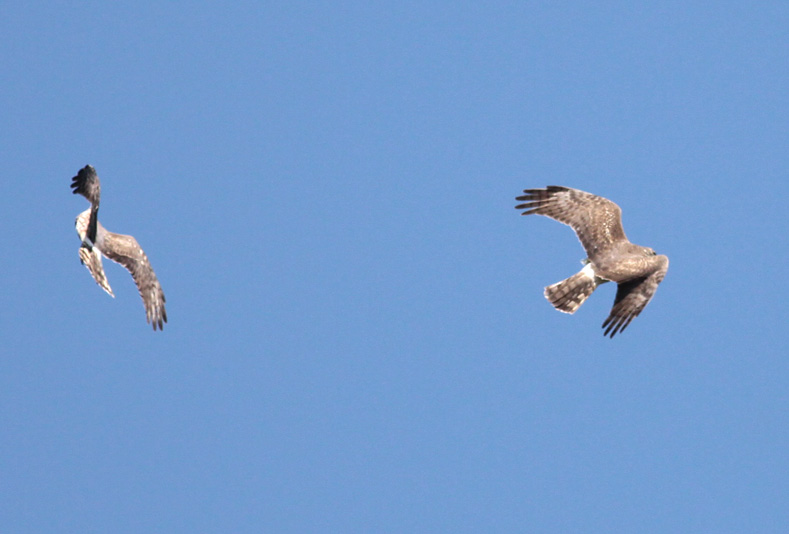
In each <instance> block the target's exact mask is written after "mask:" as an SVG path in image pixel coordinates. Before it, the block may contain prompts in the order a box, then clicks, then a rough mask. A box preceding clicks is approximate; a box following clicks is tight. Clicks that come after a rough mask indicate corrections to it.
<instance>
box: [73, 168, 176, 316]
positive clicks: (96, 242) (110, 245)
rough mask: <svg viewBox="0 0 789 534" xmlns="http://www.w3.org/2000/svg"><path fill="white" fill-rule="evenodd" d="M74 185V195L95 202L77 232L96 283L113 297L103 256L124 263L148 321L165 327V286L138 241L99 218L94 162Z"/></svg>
mask: <svg viewBox="0 0 789 534" xmlns="http://www.w3.org/2000/svg"><path fill="white" fill-rule="evenodd" d="M71 187H72V188H73V189H74V191H73V192H74V194H80V195H82V196H84V197H85V198H87V199H88V200H89V201H90V203H91V207H90V208H88V209H87V210H85V211H83V212H82V213H80V214H79V215H78V216H77V219H76V221H75V226H76V229H77V235H79V237H80V239H81V240H82V244H81V245H80V249H79V257H80V261H81V262H82V263H83V265H85V267H87V268H88V271H90V274H91V275H92V276H93V279H94V280H96V283H97V284H98V285H99V286H100V287H101V288H102V289H104V291H106V292H107V293H108V294H109V295H110V296H113V297H114V296H115V295H114V294H113V292H112V288H111V287H110V284H109V282H108V281H107V276H106V275H105V274H104V267H103V266H102V263H101V256H102V255H103V256H104V257H106V258H109V259H110V260H112V261H114V262H116V263H119V264H120V265H123V267H125V268H126V270H128V271H129V273H130V274H131V275H132V278H133V279H134V282H135V283H136V284H137V289H138V290H139V292H140V297H142V301H143V305H144V306H145V317H146V320H147V321H148V322H149V323H152V324H153V329H154V330H156V329H157V327H158V328H159V329H160V330H161V329H162V327H163V326H164V323H166V322H167V312H166V311H165V307H164V303H165V298H164V292H163V291H162V286H161V285H160V284H159V280H158V278H157V277H156V273H155V272H154V271H153V268H152V267H151V263H150V261H148V256H146V255H145V252H144V251H143V250H142V248H141V247H140V245H139V244H138V243H137V240H136V239H135V238H134V237H132V236H130V235H123V234H116V233H114V232H110V231H107V230H106V229H105V228H104V227H103V226H102V225H101V223H100V222H99V221H98V212H99V201H100V195H101V187H100V185H99V177H98V175H97V174H96V170H95V169H94V168H93V167H91V166H90V165H87V166H85V167H84V168H83V169H81V170H80V171H79V173H78V174H77V176H75V177H74V178H72V184H71Z"/></svg>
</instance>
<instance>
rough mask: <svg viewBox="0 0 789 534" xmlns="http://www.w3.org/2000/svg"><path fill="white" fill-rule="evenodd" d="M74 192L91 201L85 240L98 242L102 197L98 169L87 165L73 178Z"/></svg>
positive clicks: (91, 242) (72, 186)
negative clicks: (97, 234)
mask: <svg viewBox="0 0 789 534" xmlns="http://www.w3.org/2000/svg"><path fill="white" fill-rule="evenodd" d="M71 188H72V189H73V191H72V193H73V194H75V195H76V194H80V195H82V196H83V197H85V198H87V199H88V201H89V202H90V219H89V220H88V227H87V231H86V232H85V235H84V236H83V237H82V238H83V240H85V239H87V240H89V241H90V244H91V246H92V245H93V243H95V242H96V224H97V222H98V219H99V200H100V199H101V184H100V183H99V175H98V174H96V169H94V168H93V167H91V166H90V165H85V166H84V167H83V168H81V169H80V170H79V172H78V173H77V175H76V176H74V177H73V178H72V179H71Z"/></svg>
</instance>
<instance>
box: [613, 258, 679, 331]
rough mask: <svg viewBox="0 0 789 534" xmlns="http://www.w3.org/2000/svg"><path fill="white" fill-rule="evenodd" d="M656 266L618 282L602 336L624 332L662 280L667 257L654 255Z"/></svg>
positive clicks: (666, 266) (665, 269)
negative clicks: (639, 274)
mask: <svg viewBox="0 0 789 534" xmlns="http://www.w3.org/2000/svg"><path fill="white" fill-rule="evenodd" d="M655 262H656V264H657V268H655V269H654V270H653V271H652V272H651V273H650V274H648V275H646V276H642V277H639V278H633V279H631V280H628V281H626V282H620V283H619V285H618V286H617V290H616V298H615V299H614V306H613V308H611V313H610V314H609V315H608V318H607V319H606V320H605V321H604V322H603V328H605V332H604V333H603V335H604V336H607V335H609V332H610V334H611V337H614V336H615V335H616V334H617V333H619V332H624V331H625V328H627V325H629V324H630V321H632V320H633V319H635V318H636V317H638V314H639V313H641V311H642V310H643V309H644V308H645V307H646V305H647V304H648V303H649V301H650V300H651V299H652V297H653V296H654V295H655V291H657V288H658V285H659V284H660V282H662V281H663V278H664V277H665V276H666V271H668V258H667V257H666V256H655Z"/></svg>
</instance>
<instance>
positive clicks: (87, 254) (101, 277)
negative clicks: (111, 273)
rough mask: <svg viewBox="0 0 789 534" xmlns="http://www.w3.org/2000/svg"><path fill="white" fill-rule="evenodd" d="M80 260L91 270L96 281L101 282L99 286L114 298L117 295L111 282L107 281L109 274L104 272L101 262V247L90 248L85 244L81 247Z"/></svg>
mask: <svg viewBox="0 0 789 534" xmlns="http://www.w3.org/2000/svg"><path fill="white" fill-rule="evenodd" d="M79 261H81V262H82V265H84V266H85V267H87V268H88V271H90V274H91V275H92V276H93V279H94V280H96V283H97V284H99V287H101V288H102V289H103V290H104V291H106V292H107V293H109V294H110V296H111V297H113V298H114V297H115V295H114V294H113V292H112V288H111V287H110V283H109V282H108V281H107V276H106V275H105V274H104V267H103V266H102V264H101V253H100V252H99V249H97V248H96V247H93V248H92V249H88V247H86V246H84V245H83V246H81V247H79Z"/></svg>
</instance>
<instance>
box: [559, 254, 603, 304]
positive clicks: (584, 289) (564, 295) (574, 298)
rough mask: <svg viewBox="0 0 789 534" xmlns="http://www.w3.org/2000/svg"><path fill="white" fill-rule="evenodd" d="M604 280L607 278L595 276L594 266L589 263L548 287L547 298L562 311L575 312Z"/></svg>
mask: <svg viewBox="0 0 789 534" xmlns="http://www.w3.org/2000/svg"><path fill="white" fill-rule="evenodd" d="M603 282H606V280H603V279H602V278H599V277H597V276H595V274H594V270H593V269H592V266H591V265H589V264H587V265H586V266H585V267H584V268H583V269H581V271H580V272H578V273H576V274H574V275H572V276H571V277H570V278H567V279H566V280H562V281H561V282H557V283H555V284H553V285H550V286H548V287H546V288H545V298H546V299H548V301H549V302H550V303H551V304H553V307H554V308H556V309H557V310H559V311H560V312H564V313H575V311H576V310H577V309H578V308H579V307H580V306H581V304H583V303H584V301H585V300H586V299H588V298H589V295H591V294H592V293H593V292H594V290H595V289H597V286H599V285H600V284H602V283H603Z"/></svg>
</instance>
